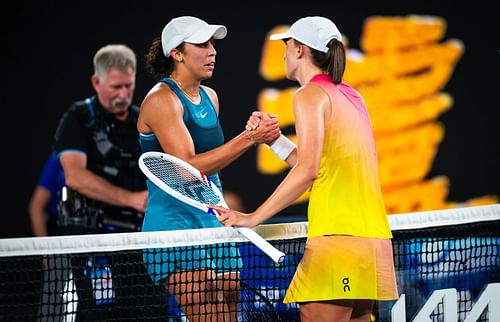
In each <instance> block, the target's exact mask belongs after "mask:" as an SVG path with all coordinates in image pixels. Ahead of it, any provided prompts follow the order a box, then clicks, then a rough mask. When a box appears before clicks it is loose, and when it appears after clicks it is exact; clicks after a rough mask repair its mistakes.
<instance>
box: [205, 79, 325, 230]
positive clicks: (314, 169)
mask: <svg viewBox="0 0 500 322" xmlns="http://www.w3.org/2000/svg"><path fill="white" fill-rule="evenodd" d="M293 110H294V114H295V127H296V133H297V139H298V142H297V143H298V144H297V147H298V148H297V149H296V150H295V151H294V152H293V153H292V155H291V156H290V157H289V158H288V159H289V160H292V161H295V162H293V164H294V165H293V167H292V169H291V170H290V171H289V172H288V174H287V176H286V177H285V179H284V180H283V181H282V182H281V183H280V185H279V186H278V187H277V188H276V190H275V191H274V192H273V193H272V194H271V196H270V197H269V198H268V199H267V200H266V201H265V202H264V203H263V204H262V205H261V206H260V207H258V208H257V210H255V211H254V212H253V213H250V214H244V213H240V212H237V211H234V210H230V209H225V208H222V207H219V206H211V207H213V208H214V209H217V210H219V212H220V213H221V216H219V217H218V219H219V221H220V222H221V223H222V224H223V225H225V226H238V227H254V226H256V225H258V224H260V223H262V222H263V221H265V220H266V219H268V218H270V217H272V216H273V215H275V214H276V213H278V212H279V211H281V210H283V209H284V208H286V207H287V206H289V205H290V204H291V203H292V202H294V201H295V200H296V199H297V198H298V197H299V196H300V195H302V194H303V193H304V192H305V191H306V190H307V189H308V188H309V187H310V186H311V184H312V183H313V182H314V180H315V178H316V176H317V174H318V171H319V165H320V160H321V154H322V146H323V140H324V127H325V119H327V116H328V115H329V113H330V100H329V97H328V96H327V95H326V93H325V92H324V91H323V90H322V89H321V88H320V87H319V86H317V85H314V84H307V85H305V86H303V87H302V88H301V89H299V90H298V91H297V93H296V94H295V96H294V100H293ZM294 159H295V160H294Z"/></svg>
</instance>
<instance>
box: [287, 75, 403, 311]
mask: <svg viewBox="0 0 500 322" xmlns="http://www.w3.org/2000/svg"><path fill="white" fill-rule="evenodd" d="M310 83H314V84H317V85H319V86H320V87H321V88H322V89H323V90H324V91H325V92H326V93H327V94H328V95H329V97H330V101H331V105H332V113H331V117H330V119H328V120H326V122H325V136H324V142H323V151H322V156H321V161H320V169H319V173H318V176H317V178H316V180H315V181H314V183H313V185H312V188H311V193H310V198H309V209H308V222H309V227H308V240H307V242H306V249H305V252H304V257H303V258H302V260H301V262H300V264H299V265H298V267H297V270H296V272H295V275H294V277H293V280H292V282H291V284H290V286H289V288H288V291H287V294H286V296H285V299H284V302H285V303H289V302H307V301H322V300H334V299H372V300H393V299H396V298H397V297H398V292H397V286H396V278H395V272H394V259H393V253H392V244H391V238H392V233H391V230H390V227H389V223H388V219H387V214H386V211H385V206H384V201H383V197H382V192H381V190H380V183H379V179H378V166H377V151H376V146H375V142H374V138H373V133H372V127H371V121H370V116H369V114H368V111H367V109H366V106H365V103H364V101H363V99H362V98H361V96H360V95H359V93H358V92H357V91H356V90H354V89H353V88H351V87H350V86H349V85H347V84H345V83H341V84H339V85H335V84H333V82H332V80H331V78H330V77H329V76H328V75H326V74H319V75H316V76H314V77H313V78H312V79H311V81H310Z"/></svg>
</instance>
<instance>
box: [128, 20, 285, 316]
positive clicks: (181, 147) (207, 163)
mask: <svg viewBox="0 0 500 322" xmlns="http://www.w3.org/2000/svg"><path fill="white" fill-rule="evenodd" d="M226 33H227V29H226V27H225V26H222V25H209V24H208V23H206V22H205V21H203V20H201V19H198V18H195V17H191V16H182V17H178V18H174V19H172V20H171V21H170V22H169V23H168V24H167V25H166V26H165V27H164V29H163V32H162V35H161V38H157V39H155V40H153V42H152V44H151V47H150V49H149V52H148V54H147V55H146V62H147V66H148V68H149V69H150V71H151V72H152V74H154V75H155V76H156V77H158V79H160V81H159V82H158V83H157V84H156V85H155V86H154V87H153V88H152V89H151V90H150V91H149V93H148V94H147V95H146V97H145V98H144V101H143V102H142V105H141V111H140V115H139V119H138V122H137V127H138V130H139V132H140V138H139V139H140V144H141V148H142V152H147V151H160V152H165V153H169V154H171V155H174V156H176V157H178V158H180V159H182V160H184V161H186V162H188V163H190V164H191V165H192V166H194V167H195V168H197V169H199V170H200V171H202V172H204V173H206V174H207V175H208V176H209V178H210V180H211V181H212V182H214V183H215V184H216V185H217V186H218V188H219V189H220V190H221V191H222V189H221V188H222V187H221V184H220V180H219V176H218V171H220V170H221V169H222V168H224V167H225V166H227V165H229V164H230V163H231V162H233V161H234V160H235V159H237V158H238V157H239V156H241V155H242V154H243V153H244V152H245V151H247V150H248V149H250V148H251V147H253V146H254V145H255V144H258V143H271V142H273V141H275V140H276V139H277V138H278V137H279V136H280V129H279V126H278V121H277V118H276V117H275V116H271V115H268V116H267V117H258V119H255V120H253V122H250V123H254V124H257V123H258V124H259V125H258V127H257V129H250V131H247V130H244V131H242V132H241V134H239V135H238V136H236V137H235V138H233V139H231V140H230V141H228V142H226V143H225V142H224V135H223V132H222V129H221V126H220V123H219V117H218V114H219V102H218V98H217V94H216V92H215V91H214V90H213V89H211V88H209V87H207V86H204V85H202V84H201V82H202V81H203V80H206V79H209V78H210V77H212V74H213V72H214V67H215V61H216V55H217V51H216V50H215V42H214V40H215V39H222V38H224V37H225V36H226ZM253 117H254V118H255V116H253ZM243 126H244V125H243ZM243 126H242V127H243ZM148 198H149V199H148V207H147V210H146V214H145V218H144V223H143V229H142V230H143V231H158V230H180V229H194V228H210V227H222V225H221V224H220V223H219V222H218V220H217V219H216V218H215V217H213V216H210V215H208V214H207V213H204V212H202V211H200V210H197V209H195V208H194V207H190V206H188V205H185V204H183V203H182V202H180V201H178V200H175V199H174V198H172V197H170V196H169V195H168V194H167V193H165V192H163V191H162V190H161V189H159V188H157V187H156V186H155V185H154V184H153V183H151V182H148ZM225 247H226V251H227V245H226V246H225ZM222 251H223V248H222V247H220V248H217V247H212V248H209V247H206V248H197V249H196V250H191V251H187V250H186V249H184V250H182V252H181V251H180V250H179V249H177V250H175V251H174V250H168V249H164V250H162V249H156V250H150V251H147V252H145V253H144V260H145V263H146V265H147V268H148V272H149V274H150V275H151V277H152V279H153V281H154V282H155V283H156V284H159V283H163V284H164V285H165V286H166V287H167V289H168V291H169V292H170V293H171V294H174V295H175V296H176V299H177V301H178V303H179V304H180V305H181V308H182V309H183V311H184V313H185V314H186V315H187V317H188V318H189V321H196V320H197V319H199V318H200V315H199V314H201V312H205V313H203V315H204V317H206V319H207V320H208V321H216V320H222V318H224V320H225V321H229V320H231V321H234V320H236V311H237V310H236V304H237V301H238V288H239V274H238V270H239V268H240V267H241V265H242V263H241V259H239V254H238V250H237V249H236V248H235V247H231V248H230V254H229V256H227V255H226V256H224V257H222V256H220V255H221V254H220V252H222ZM181 256H184V259H183V260H181ZM185 256H187V260H186V257H185ZM162 263H165V264H162ZM179 280H189V281H193V283H195V284H196V285H199V287H200V291H199V292H196V293H194V294H193V293H192V292H188V291H187V289H188V288H190V286H192V285H187V283H179V282H178V281H179ZM221 281H222V284H223V285H219V284H220V283H221ZM221 289H222V290H223V291H222V293H223V294H220V293H221V291H217V290H221ZM214 290H216V291H214ZM221 297H223V298H224V301H220V298H221ZM218 299H219V300H218ZM210 312H211V313H210ZM229 312H231V313H229ZM206 315H209V316H206Z"/></svg>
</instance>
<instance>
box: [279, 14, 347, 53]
mask: <svg viewBox="0 0 500 322" xmlns="http://www.w3.org/2000/svg"><path fill="white" fill-rule="evenodd" d="M286 38H293V39H295V40H298V41H300V42H301V43H303V44H305V45H307V46H309V47H311V48H314V49H316V50H319V51H321V52H324V53H326V52H328V47H327V45H328V43H329V42H330V40H332V39H337V40H339V41H342V34H341V33H340V31H339V29H338V28H337V26H335V24H334V23H333V22H332V21H331V20H330V19H327V18H324V17H318V16H314V17H305V18H301V19H299V20H297V21H296V22H294V23H293V25H292V26H291V27H290V29H288V31H287V32H283V33H279V34H274V35H271V36H270V37H269V39H271V40H278V39H286Z"/></svg>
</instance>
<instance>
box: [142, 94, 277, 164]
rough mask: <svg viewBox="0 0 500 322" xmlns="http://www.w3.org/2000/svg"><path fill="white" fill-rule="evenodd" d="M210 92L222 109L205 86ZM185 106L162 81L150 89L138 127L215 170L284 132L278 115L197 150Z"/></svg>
mask: <svg viewBox="0 0 500 322" xmlns="http://www.w3.org/2000/svg"><path fill="white" fill-rule="evenodd" d="M203 88H204V89H205V90H206V91H207V93H208V94H209V95H210V97H211V99H212V102H213V103H214V106H215V108H216V111H217V113H218V109H219V108H218V98H217V95H216V93H215V91H213V90H212V89H210V88H208V87H206V86H204V87H203ZM183 113H184V110H183V107H182V104H181V102H180V100H179V99H178V98H177V96H176V95H175V94H174V93H173V92H172V91H171V90H170V89H169V88H168V86H167V85H165V84H158V85H156V86H155V87H153V89H152V90H151V91H150V92H149V93H148V95H147V96H146V98H145V99H144V101H143V103H142V105H141V113H140V116H139V121H138V130H139V131H140V132H142V133H151V132H154V133H155V135H156V137H157V138H158V140H159V142H160V144H161V146H162V149H163V151H165V152H166V153H169V154H172V155H174V156H176V157H178V158H180V159H182V160H184V161H186V162H188V163H190V164H191V165H193V166H194V167H195V168H197V169H199V170H200V171H202V172H204V173H207V174H212V173H214V172H217V171H219V170H221V169H222V168H224V167H226V166H227V165H229V164H230V163H231V162H233V161H234V160H236V159H237V158H238V157H239V156H241V155H242V154H243V153H244V152H245V151H247V150H248V149H249V148H251V147H252V146H253V145H254V144H256V143H263V142H272V141H274V140H275V139H276V138H278V137H279V135H280V133H281V132H280V129H279V126H278V121H277V119H276V118H271V117H270V118H269V119H268V120H266V121H262V122H261V123H260V126H259V127H258V128H257V129H255V130H252V131H248V132H247V133H245V131H246V130H245V131H243V132H242V133H240V134H239V135H237V136H236V137H235V138H233V139H231V140H230V141H228V142H226V143H225V144H223V145H221V146H220V147H217V148H215V149H213V150H210V151H207V152H205V153H199V154H196V153H195V148H194V143H193V140H192V138H191V135H190V133H189V130H188V129H187V127H186V126H185V124H184V120H183Z"/></svg>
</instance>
